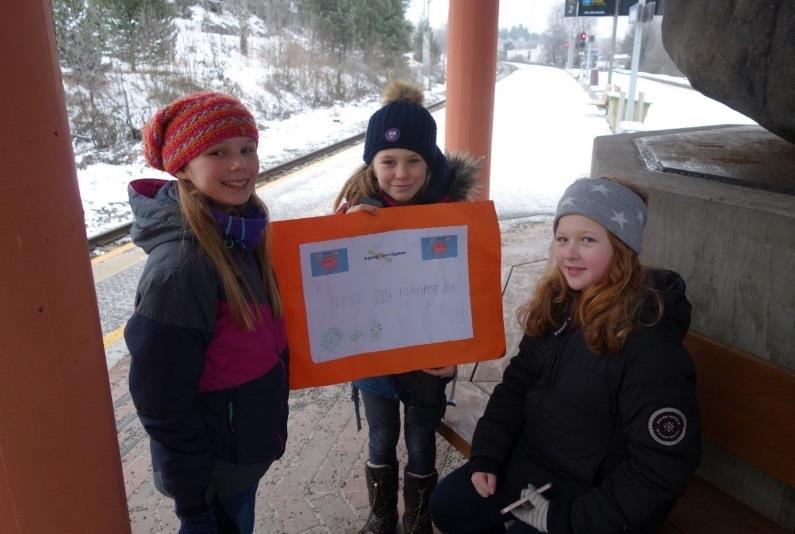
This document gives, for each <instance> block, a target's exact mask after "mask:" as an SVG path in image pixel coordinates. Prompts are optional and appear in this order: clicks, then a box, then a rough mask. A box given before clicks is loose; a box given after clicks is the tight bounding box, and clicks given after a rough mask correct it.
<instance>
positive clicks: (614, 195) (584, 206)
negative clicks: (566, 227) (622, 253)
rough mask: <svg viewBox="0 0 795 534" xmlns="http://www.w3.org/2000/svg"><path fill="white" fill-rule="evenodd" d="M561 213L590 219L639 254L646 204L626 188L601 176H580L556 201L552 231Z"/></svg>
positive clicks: (644, 224) (556, 227)
mask: <svg viewBox="0 0 795 534" xmlns="http://www.w3.org/2000/svg"><path fill="white" fill-rule="evenodd" d="M564 215H583V216H585V217H588V218H589V219H593V220H594V221H596V222H598V223H599V224H601V225H602V226H604V227H605V228H607V230H608V231H609V232H610V233H611V234H613V235H614V236H616V237H617V238H619V239H620V240H621V241H623V242H624V244H626V245H627V246H628V247H629V248H631V249H632V250H634V251H635V252H637V253H638V254H640V249H641V241H643V228H644V227H645V226H646V204H645V203H644V202H643V199H641V198H640V197H639V196H638V195H637V194H636V193H635V192H634V191H632V190H631V189H629V188H628V187H625V186H623V185H621V184H619V183H616V182H613V181H610V180H605V179H603V178H581V179H579V180H577V181H575V182H574V183H573V184H571V185H570V186H569V187H568V188H567V189H566V192H565V193H563V196H562V197H561V199H560V202H558V211H557V212H556V213H555V224H554V225H553V231H556V230H557V229H558V221H559V220H560V218H561V217H563V216H564Z"/></svg>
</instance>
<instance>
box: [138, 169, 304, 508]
mask: <svg viewBox="0 0 795 534" xmlns="http://www.w3.org/2000/svg"><path fill="white" fill-rule="evenodd" d="M176 185H177V184H176V182H174V181H169V182H167V181H163V180H136V181H134V182H132V183H131V184H130V187H129V195H130V204H131V206H132V209H133V213H134V214H135V224H134V225H133V229H132V232H131V233H132V237H133V241H134V242H135V243H136V244H137V245H138V246H140V247H142V248H143V249H144V250H145V251H146V252H147V254H148V255H149V258H148V259H147V262H146V266H145V267H144V271H143V274H142V275H141V280H140V282H139V284H138V291H137V293H136V298H135V312H134V314H133V316H132V317H131V318H130V320H129V322H128V323H127V327H126V329H125V340H126V341H127V346H128V347H129V350H130V355H131V364H130V393H131V395H132V399H133V402H134V404H135V407H136V409H137V411H138V416H139V417H140V419H141V422H142V423H143V426H144V428H145V429H146V431H147V433H148V434H149V436H150V438H151V451H152V466H153V471H154V477H155V485H156V486H157V487H158V489H159V490H161V491H162V492H163V493H164V494H166V495H167V496H169V497H172V498H174V500H175V501H176V506H177V512H178V513H179V514H180V515H185V516H189V515H194V514H196V513H200V512H202V511H204V510H206V509H207V506H208V505H209V504H210V503H211V502H212V499H213V497H214V495H215V494H220V495H230V494H234V493H237V492H239V491H240V490H242V489H245V488H247V487H250V486H251V485H253V484H255V483H256V482H257V481H258V480H259V479H260V478H261V477H262V475H263V474H264V473H265V471H266V470H267V469H268V467H269V466H270V464H271V462H273V460H275V459H276V458H279V457H280V456H281V455H282V453H283V452H284V446H285V440H286V438H287V395H288V376H287V373H288V353H287V345H286V337H285V332H284V323H283V320H282V319H274V318H273V316H272V314H271V311H270V306H269V304H268V301H267V298H266V293H265V289H264V287H263V284H262V279H261V275H260V270H259V266H258V263H257V259H256V257H255V256H254V254H253V253H252V252H251V251H248V250H243V249H241V248H238V247H235V248H233V249H232V250H231V251H230V252H231V255H232V257H233V261H235V262H236V264H237V268H238V270H239V272H240V273H241V276H243V277H245V279H246V281H247V283H248V285H249V287H250V288H251V290H252V292H253V293H254V296H255V297H256V299H257V305H258V306H259V309H260V312H261V313H262V317H263V319H262V321H260V323H259V324H258V325H257V326H256V327H255V329H254V330H253V331H244V330H242V329H240V328H238V327H237V326H236V325H235V324H234V323H233V322H232V320H231V315H230V310H229V308H228V306H227V303H226V299H225V296H224V291H223V284H222V283H221V280H220V278H219V276H218V273H217V272H216V270H215V267H214V265H213V263H212V262H211V261H210V259H209V257H207V255H206V254H205V253H204V252H203V251H202V250H201V249H200V248H199V245H198V242H197V241H196V239H195V238H194V237H193V235H192V233H191V232H190V230H188V229H187V228H186V227H185V225H184V224H183V219H182V216H181V212H180V210H179V206H178V199H177V195H178V192H177V187H176Z"/></svg>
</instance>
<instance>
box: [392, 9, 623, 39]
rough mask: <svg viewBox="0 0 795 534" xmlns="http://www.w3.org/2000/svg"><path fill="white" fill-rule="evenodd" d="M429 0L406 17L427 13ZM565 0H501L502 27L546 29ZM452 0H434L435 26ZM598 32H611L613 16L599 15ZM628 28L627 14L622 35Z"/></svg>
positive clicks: (416, 18) (432, 15) (440, 23)
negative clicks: (553, 14)
mask: <svg viewBox="0 0 795 534" xmlns="http://www.w3.org/2000/svg"><path fill="white" fill-rule="evenodd" d="M425 1H426V0H411V2H410V3H409V8H408V10H407V12H406V17H407V18H408V19H409V20H411V21H412V22H413V23H415V24H416V23H417V22H418V21H419V20H420V19H421V18H422V14H423V6H424V5H425ZM454 1H457V2H477V1H478V0H454ZM564 3H565V2H564V0H500V20H499V27H500V28H511V27H513V26H518V25H519V24H523V25H524V26H525V27H526V28H527V29H528V30H530V31H531V32H535V33H543V32H544V30H546V28H547V17H548V16H549V13H550V12H551V11H553V10H555V9H559V10H560V11H561V12H562V11H563V6H564ZM449 4H450V0H430V20H431V26H432V27H434V28H437V27H440V26H444V25H445V24H446V23H447V9H448V6H449ZM597 18H598V19H599V24H598V26H597V34H598V35H600V36H609V35H610V33H611V31H612V18H611V17H597ZM625 31H626V17H620V18H619V27H618V32H619V35H623V33H624V32H625Z"/></svg>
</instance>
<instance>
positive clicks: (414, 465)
mask: <svg viewBox="0 0 795 534" xmlns="http://www.w3.org/2000/svg"><path fill="white" fill-rule="evenodd" d="M361 395H362V402H363V403H364V414H365V417H366V418H367V426H368V432H369V437H370V443H369V460H370V463H371V464H375V465H396V464H397V443H398V439H399V438H400V404H401V402H400V401H399V400H394V399H389V398H387V397H382V396H380V395H374V394H372V393H368V392H366V391H362V392H361ZM443 410H444V406H438V407H436V406H432V407H419V406H407V405H404V411H405V422H404V433H405V436H404V438H405V441H406V449H408V453H409V461H408V464H407V465H406V470H407V471H409V472H410V473H414V474H415V475H428V474H430V473H433V471H434V469H435V467H436V429H437V428H438V427H439V422H440V421H441V420H442V411H443Z"/></svg>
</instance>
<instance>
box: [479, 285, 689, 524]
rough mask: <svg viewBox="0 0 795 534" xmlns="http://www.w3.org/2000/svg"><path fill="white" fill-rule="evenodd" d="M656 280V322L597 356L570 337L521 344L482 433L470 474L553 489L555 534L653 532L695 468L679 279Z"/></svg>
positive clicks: (568, 333) (684, 304)
mask: <svg viewBox="0 0 795 534" xmlns="http://www.w3.org/2000/svg"><path fill="white" fill-rule="evenodd" d="M652 276H653V281H654V283H653V287H655V288H656V289H657V290H658V291H659V293H660V294H661V295H662V296H663V299H664V315H663V318H662V320H660V321H659V322H658V323H657V324H655V325H654V326H651V327H640V328H638V329H637V330H636V331H635V332H633V333H632V334H631V335H630V337H629V339H628V340H627V342H626V344H625V345H624V347H623V348H622V349H621V350H620V351H619V352H617V353H610V354H605V355H601V356H600V355H597V354H594V353H593V352H591V351H590V350H589V349H588V347H587V345H586V343H585V339H584V338H583V336H582V333H581V331H580V330H579V329H577V328H569V329H567V330H563V331H562V332H559V333H557V334H556V335H549V336H546V337H544V338H541V339H539V338H533V337H529V336H525V337H524V339H523V340H522V342H521V344H520V346H519V354H518V355H517V356H515V357H514V358H513V359H512V360H511V362H510V364H509V366H508V367H507V368H506V370H505V373H504V376H503V380H502V382H501V383H500V384H499V385H498V386H497V387H496V388H495V389H494V393H493V394H492V396H491V398H490V400H489V403H488V405H487V407H486V411H485V413H484V415H483V417H482V418H481V419H480V421H479V422H478V424H477V427H476V430H475V435H474V437H473V442H472V460H471V464H470V470H471V471H482V472H486V473H494V474H496V475H497V483H498V484H499V483H500V480H508V481H510V482H511V485H512V486H514V487H524V486H526V485H527V483H532V484H533V485H535V486H536V487H540V486H542V485H544V484H546V483H547V482H549V483H551V485H552V487H551V489H550V490H548V491H547V492H546V493H545V494H544V496H545V497H547V498H549V500H550V507H549V515H548V524H547V526H548V528H549V532H550V534H558V533H596V532H604V533H608V532H656V531H657V530H659V528H660V527H661V526H662V522H663V520H664V519H665V517H666V515H667V514H668V512H669V511H670V510H671V508H672V507H673V503H674V500H675V499H676V497H677V496H678V495H679V494H680V493H681V492H682V491H683V490H684V488H685V486H686V484H687V481H688V479H689V478H690V476H691V474H692V473H693V471H694V470H695V469H696V467H697V466H698V463H699V460H700V455H701V430H700V423H699V417H698V406H697V402H696V386H695V370H694V367H693V364H692V362H691V360H690V356H689V355H688V353H687V351H686V350H685V349H684V347H683V346H682V340H683V338H684V336H685V334H686V333H687V330H688V328H689V326H690V303H689V302H688V301H687V298H686V297H685V284H684V281H683V280H682V279H681V277H679V275H678V274H676V273H673V272H670V271H653V272H652Z"/></svg>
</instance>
